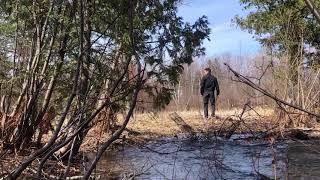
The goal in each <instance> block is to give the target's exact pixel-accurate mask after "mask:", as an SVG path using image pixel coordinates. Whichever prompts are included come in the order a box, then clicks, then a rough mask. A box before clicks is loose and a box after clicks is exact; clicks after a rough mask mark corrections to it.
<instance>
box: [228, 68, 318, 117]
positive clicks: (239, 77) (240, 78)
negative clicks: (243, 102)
mask: <svg viewBox="0 0 320 180" xmlns="http://www.w3.org/2000/svg"><path fill="white" fill-rule="evenodd" d="M224 65H225V66H227V68H228V69H229V70H230V71H231V72H232V73H233V74H234V76H235V77H236V78H237V80H238V81H239V82H241V83H244V84H246V85H248V86H250V87H251V88H253V89H255V90H257V91H259V92H260V93H262V94H263V95H265V96H267V97H269V98H271V99H273V100H274V101H276V102H277V103H278V104H279V103H280V104H283V105H286V106H289V107H291V108H294V109H297V110H299V111H301V112H304V113H306V114H308V115H309V116H314V117H316V118H317V122H320V114H316V113H314V112H310V111H308V110H306V109H304V108H301V107H299V106H296V105H293V104H291V103H289V102H286V101H284V100H282V99H279V98H278V97H277V96H275V95H273V94H272V93H270V92H268V91H267V90H265V89H263V88H262V87H260V86H259V85H257V84H255V83H254V82H252V81H251V80H250V79H249V78H247V77H245V76H243V75H241V74H240V73H238V72H236V71H235V70H233V69H232V68H231V67H230V66H229V65H228V64H227V63H224Z"/></svg>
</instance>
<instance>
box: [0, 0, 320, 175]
mask: <svg viewBox="0 0 320 180" xmlns="http://www.w3.org/2000/svg"><path fill="white" fill-rule="evenodd" d="M180 3H181V1H179V0H165V1H162V0H152V1H139V0H129V1H128V0H121V1H118V0H111V1H99V0H73V1H55V0H52V1H50V0H33V1H26V0H16V1H5V0H3V1H1V3H0V14H1V16H0V22H1V25H0V119H1V127H0V131H1V134H0V143H1V144H0V147H1V154H0V157H11V156H15V157H17V158H19V156H20V159H19V160H18V161H17V163H15V164H11V165H12V167H10V168H6V169H4V168H2V169H1V173H2V174H1V176H2V177H6V178H9V179H16V178H18V177H19V176H21V175H22V174H23V173H24V172H25V170H26V169H29V168H30V167H31V166H32V167H35V169H34V170H33V175H34V176H36V177H38V178H41V177H43V176H44V175H43V169H45V167H46V163H47V162H48V161H49V160H51V159H52V157H57V158H58V160H61V161H63V162H65V164H66V166H65V168H64V169H63V170H62V173H61V174H60V175H59V176H60V178H62V179H65V178H67V177H68V176H69V172H70V166H71V164H72V162H74V161H76V160H77V157H78V156H79V154H80V152H81V145H82V144H83V143H84V139H85V137H86V136H87V135H88V132H89V131H90V130H91V129H93V128H94V127H96V126H97V125H99V123H101V122H105V123H107V124H110V125H111V124H112V122H113V121H115V119H116V118H117V115H119V114H122V115H123V121H121V123H120V125H119V127H117V129H116V130H115V131H113V132H112V133H111V134H110V136H108V138H107V139H104V141H103V142H101V144H99V147H98V149H97V153H96V156H95V157H94V158H93V159H92V161H91V162H90V164H89V165H88V166H87V169H85V170H84V172H83V174H82V175H83V178H84V179H88V178H89V177H90V175H91V174H92V172H93V171H94V169H95V167H96V165H97V163H98V162H99V159H100V158H101V156H102V155H103V153H104V152H105V151H106V150H107V149H108V148H109V146H110V145H111V144H112V143H113V142H114V141H116V140H117V139H118V138H119V137H120V136H121V134H122V132H123V131H124V130H125V128H126V126H127V124H128V123H129V121H130V119H131V117H132V116H133V115H134V114H135V113H141V112H144V111H147V112H148V111H155V112H159V111H161V110H163V109H165V110H167V111H182V110H193V109H200V108H201V97H200V96H199V79H200V77H201V71H202V69H203V68H204V67H211V68H212V70H213V74H214V75H215V76H216V77H217V78H218V80H219V83H220V87H221V96H219V98H218V108H221V109H230V108H240V109H241V108H242V107H243V106H244V104H248V103H249V102H250V104H251V105H252V106H268V107H271V108H274V109H276V113H277V114H276V116H278V117H280V119H284V120H285V121H286V122H287V124H288V127H291V126H303V124H304V122H309V121H315V122H317V121H319V118H320V117H319V108H320V104H319V102H320V91H319V89H320V75H319V73H320V68H319V67H320V66H319V64H320V61H319V52H318V49H319V46H320V41H319V38H320V31H319V30H320V26H319V22H320V14H319V11H318V10H317V9H318V8H319V7H320V1H311V0H305V1H303V0H299V1H296V0H286V1H280V0H274V1H254V0H241V1H240V3H241V4H242V5H243V6H244V7H245V9H248V10H250V9H251V10H252V9H254V10H252V12H251V13H250V14H249V15H248V16H247V17H238V16H237V17H235V18H234V19H233V21H234V22H235V24H237V25H239V26H240V27H241V28H242V29H243V30H247V31H249V32H251V33H253V34H254V36H255V37H256V38H257V39H258V40H259V41H260V42H261V44H262V45H263V46H264V48H265V50H264V51H263V52H261V54H258V55H256V56H252V57H247V56H240V57H233V56H231V55H223V56H219V57H213V58H212V59H208V60H206V61H204V62H195V63H193V62H194V61H198V60H201V57H203V55H204V54H205V49H204V47H203V41H204V40H205V39H208V37H209V34H210V29H209V27H208V24H209V22H208V19H207V18H206V17H205V16H203V17H199V19H198V20H197V21H196V22H195V23H194V24H190V23H187V22H184V21H183V18H182V17H179V16H178V15H177V8H178V6H179V5H180ZM317 7H318V8H317ZM213 41H214V39H213ZM48 133H49V134H50V136H49V138H47V139H44V138H43V137H44V136H45V135H47V134H48ZM21 156H23V157H22V158H21ZM57 162H58V161H57ZM2 167H3V166H2Z"/></svg>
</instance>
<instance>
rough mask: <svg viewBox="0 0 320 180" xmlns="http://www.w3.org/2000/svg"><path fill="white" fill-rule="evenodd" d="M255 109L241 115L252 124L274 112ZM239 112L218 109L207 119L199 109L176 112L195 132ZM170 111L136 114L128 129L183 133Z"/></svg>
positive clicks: (150, 133)
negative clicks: (171, 116) (211, 117)
mask: <svg viewBox="0 0 320 180" xmlns="http://www.w3.org/2000/svg"><path fill="white" fill-rule="evenodd" d="M255 111H256V112H254V111H252V110H251V111H248V112H246V113H244V115H243V117H242V118H243V119H244V121H245V122H247V123H249V124H252V123H254V121H255V120H257V119H262V118H265V119H270V117H271V116H272V115H273V114H274V112H273V110H272V109H271V108H263V107H258V108H255ZM241 112H242V109H232V110H218V111H217V113H216V115H217V116H218V117H220V118H219V119H217V118H214V119H209V120H205V119H204V118H203V116H202V115H201V113H200V111H182V112H177V114H178V115H179V116H181V118H182V119H183V120H184V121H185V122H186V123H187V124H188V125H189V126H191V127H192V128H193V129H194V130H195V131H196V132H203V131H206V130H208V127H210V128H213V129H216V128H218V127H220V126H221V125H222V123H223V122H224V121H225V119H227V118H228V117H232V118H233V119H238V118H237V116H239V115H240V114H241ZM171 113H173V112H160V113H157V114H153V113H146V114H136V115H135V116H134V118H133V119H132V120H131V121H130V123H129V125H128V129H130V130H133V131H137V132H139V133H141V134H142V135H145V136H174V135H177V134H179V133H183V132H182V130H181V129H180V128H179V126H178V125H177V124H176V123H175V122H174V121H173V120H172V119H171V118H170V114H171ZM257 113H258V114H259V115H258V114H257ZM256 123H258V122H256ZM260 123H262V122H260ZM214 127H216V128H214ZM146 138H147V137H146Z"/></svg>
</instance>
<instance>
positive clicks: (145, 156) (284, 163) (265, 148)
mask: <svg viewBox="0 0 320 180" xmlns="http://www.w3.org/2000/svg"><path fill="white" fill-rule="evenodd" d="M241 139H242V136H241V135H235V136H233V137H232V138H231V139H230V140H223V139H217V138H215V137H211V138H208V137H206V138H204V137H200V138H197V139H187V138H185V139H184V138H172V139H162V140H157V141H155V142H150V143H149V144H147V145H144V146H140V147H126V148H124V149H123V150H121V151H115V152H108V153H106V154H105V155H104V157H103V159H102V160H101V162H100V164H99V168H102V169H105V170H106V171H108V172H109V173H108V174H106V175H103V177H104V179H122V178H124V177H130V176H132V175H134V176H135V179H190V180H194V179H268V178H269V179H289V180H291V179H320V153H319V151H320V142H319V141H307V142H306V141H305V142H297V141H283V142H277V143H275V144H274V145H273V146H271V145H270V143H268V142H252V141H250V142H249V141H245V140H241ZM318 150H319V151H318Z"/></svg>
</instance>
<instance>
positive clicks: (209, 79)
mask: <svg viewBox="0 0 320 180" xmlns="http://www.w3.org/2000/svg"><path fill="white" fill-rule="evenodd" d="M214 90H217V95H219V94H220V90H219V84H218V81H217V78H216V77H214V76H213V75H212V74H207V75H205V76H203V78H202V79H201V87H200V92H201V95H204V94H211V93H213V94H214Z"/></svg>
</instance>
